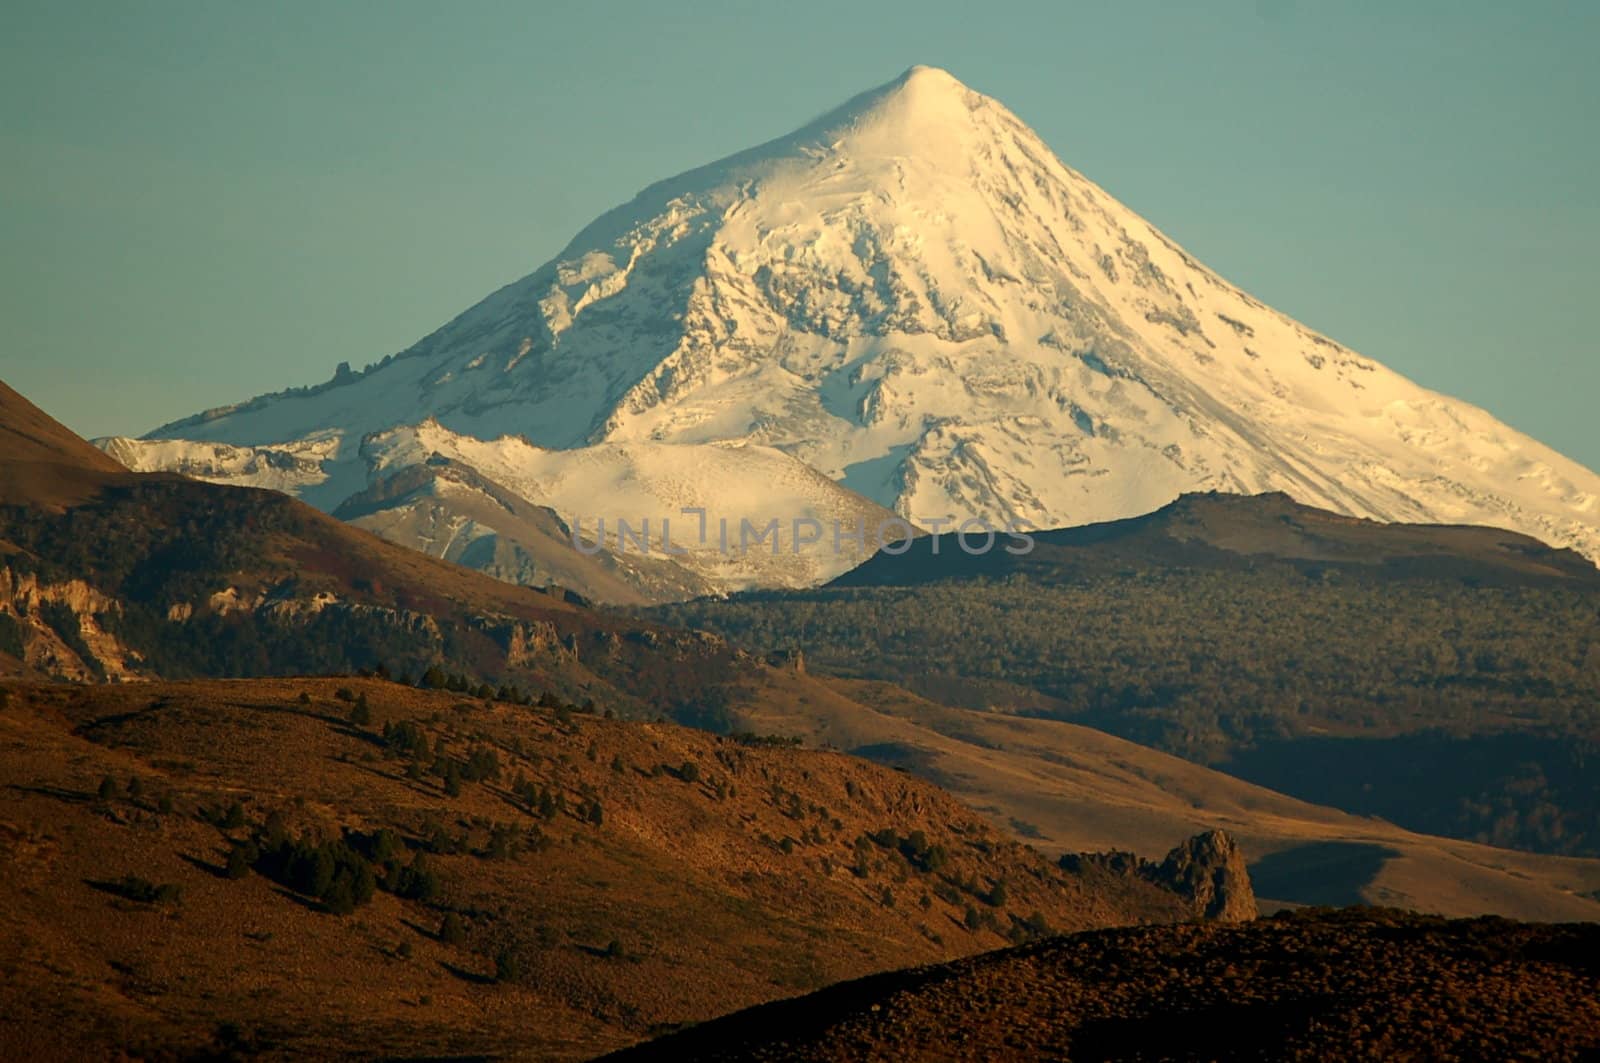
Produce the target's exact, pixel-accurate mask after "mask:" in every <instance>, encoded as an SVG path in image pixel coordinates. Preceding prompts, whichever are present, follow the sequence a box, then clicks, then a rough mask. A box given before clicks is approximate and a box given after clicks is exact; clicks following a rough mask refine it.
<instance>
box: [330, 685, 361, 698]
mask: <svg viewBox="0 0 1600 1063" xmlns="http://www.w3.org/2000/svg"><path fill="white" fill-rule="evenodd" d="M333 696H334V697H336V698H338V699H339V700H340V701H354V700H356V694H355V691H353V690H351V689H350V688H349V687H340V688H339V689H338V690H335V691H334V692H333Z"/></svg>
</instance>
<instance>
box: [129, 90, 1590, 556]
mask: <svg viewBox="0 0 1600 1063" xmlns="http://www.w3.org/2000/svg"><path fill="white" fill-rule="evenodd" d="M428 418H433V419H435V420H436V421H437V422H438V424H439V425H440V426H442V427H443V428H444V429H448V430H449V431H450V432H452V433H456V434H459V435H460V436H469V437H476V438H478V439H485V440H486V439H495V438H497V437H500V436H503V435H508V434H516V435H520V436H522V437H525V438H526V439H527V440H529V441H531V443H532V444H534V445H536V446H537V447H540V448H594V447H599V448H602V449H600V450H596V451H594V452H593V457H592V458H586V457H580V456H576V455H575V456H572V457H568V458H561V459H556V458H554V457H551V456H550V452H549V451H548V450H547V451H546V452H545V456H544V457H542V458H540V459H539V460H540V461H541V462H555V461H558V460H559V461H560V462H563V463H565V471H564V472H563V473H562V476H564V477H566V479H563V480H562V481H561V482H562V483H563V485H564V487H563V490H565V491H567V492H568V497H569V498H572V497H576V496H578V495H581V494H582V493H583V491H584V490H585V483H586V481H585V479H584V478H585V477H592V480H590V481H587V482H588V483H589V484H590V485H591V486H589V487H588V489H589V490H592V491H594V492H612V491H617V490H621V489H622V488H623V486H624V484H623V481H622V479H619V477H618V476H617V475H616V466H615V465H613V464H610V463H609V460H610V459H608V458H607V455H611V456H613V457H614V456H616V455H626V454H634V453H640V452H638V451H635V450H631V449H629V448H638V447H641V446H645V445H650V446H662V445H704V444H732V445H745V446H748V447H751V448H775V449H776V450H778V451H782V452H784V453H786V454H788V455H791V456H793V457H794V458H797V459H799V460H800V461H802V462H804V463H805V464H807V465H809V466H811V467H813V468H814V469H816V470H817V471H818V472H820V473H821V474H822V475H823V476H825V477H827V478H828V479H830V480H833V481H837V483H839V484H840V485H842V486H843V487H845V488H849V489H851V490H852V491H856V492H859V493H861V494H863V495H865V496H867V497H869V498H871V499H873V500H875V501H876V502H878V503H880V504H882V505H884V506H887V507H889V508H891V509H893V510H895V511H896V512H898V513H900V514H902V515H904V516H906V517H908V518H910V519H911V520H913V521H915V522H917V523H918V524H920V525H922V526H924V527H927V526H930V525H931V524H933V523H935V522H937V521H939V520H944V519H956V520H961V519H968V518H977V519H980V520H984V521H987V522H991V523H993V524H1006V523H1025V524H1027V525H1030V526H1033V527H1057V526H1065V525H1073V524H1081V523H1085V522H1090V521H1098V520H1105V519H1111V518H1116V517H1122V516H1128V515H1132V514H1137V513H1143V512H1147V511H1150V510H1153V509H1155V508H1157V507H1159V506H1160V505H1162V504H1164V503H1166V502H1169V501H1171V500H1172V499H1173V498H1175V497H1176V496H1177V495H1179V494H1180V493H1183V492H1186V491H1194V490H1224V491H1236V492H1247V493H1255V492H1264V491H1274V490H1281V491H1285V492H1287V493H1288V494H1290V495H1291V496H1292V497H1294V498H1295V499H1297V500H1299V501H1301V502H1304V503H1308V504H1311V505H1315V506H1319V507H1323V508H1327V509H1332V510H1335V511H1339V512H1344V513H1348V514H1352V515H1356V516H1363V517H1373V518H1379V519H1386V520H1396V521H1426V522H1450V523H1477V524H1490V525H1497V526H1502V527H1508V528H1512V529H1515V530H1518V531H1522V532H1525V533H1528V534H1531V535H1534V536H1537V537H1538V538H1540V539H1543V540H1545V541H1547V542H1550V543H1553V544H1556V545H1563V546H1572V547H1574V548H1576V549H1578V550H1580V551H1582V552H1583V553H1584V554H1586V555H1587V556H1589V557H1590V558H1591V559H1594V558H1600V477H1596V475H1595V474H1594V473H1593V472H1591V471H1589V470H1587V469H1585V468H1583V467H1582V466H1580V465H1578V464H1576V463H1575V462H1572V461H1570V460H1568V459H1566V458H1564V457H1562V456H1561V455H1559V454H1557V453H1555V452H1554V451H1552V450H1550V449H1549V448H1547V447H1544V446H1542V445H1541V444H1539V443H1537V442H1536V441H1534V440H1532V439H1530V438H1528V437H1527V436H1524V435H1522V434H1520V433H1518V432H1516V431H1515V430H1513V429H1511V428H1509V427H1507V426H1505V425H1503V424H1501V423H1499V422H1498V421H1496V420H1495V419H1494V418H1493V417H1491V416H1490V415H1489V414H1487V413H1485V412H1483V411H1482V410H1479V409H1476V408H1474V407H1472V406H1470V405H1467V404H1465V403H1462V402H1458V401H1456V400H1453V399H1449V398H1446V397H1444V396H1442V395H1439V394H1436V393H1434V392H1431V391H1428V390H1427V389H1424V388H1422V387H1419V386H1418V385H1416V384H1413V383H1412V382H1410V381H1408V380H1406V379H1404V378H1402V377H1400V376H1398V375H1397V374H1395V373H1393V372H1391V371H1389V370H1387V369H1385V368H1384V367H1383V366H1381V365H1379V364H1377V363H1376V362H1373V361H1372V360H1370V359H1368V358H1365V357H1363V356H1361V355H1358V354H1356V353H1354V352H1352V351H1350V350H1347V349H1346V348H1344V347H1343V346H1341V345H1339V344H1338V343H1335V342H1333V341H1332V340H1330V339H1328V338H1326V337H1324V336H1321V335H1318V334H1316V333H1315V332H1312V331H1311V330H1309V329H1307V328H1305V327H1304V326H1302V325H1299V324H1297V323H1296V322H1294V321H1293V320H1291V319H1289V318H1287V317H1285V316H1284V315H1282V314H1280V313H1278V312H1276V311H1274V310H1272V309H1271V308H1269V307H1266V306H1263V305H1262V304H1261V303H1259V302H1258V301H1256V300H1255V299H1253V298H1251V297H1250V296H1249V295H1247V294H1245V293H1244V292H1242V291H1240V290H1239V289H1237V288H1235V287H1233V286H1232V285H1230V284H1228V283H1227V282H1226V281H1224V280H1223V279H1222V278H1220V277H1218V276H1217V275H1216V274H1214V273H1212V272H1211V271H1210V270H1208V269H1207V268H1205V267H1204V266H1203V265H1201V264H1200V263H1199V262H1197V261H1196V260H1195V259H1194V258H1193V257H1192V256H1190V255H1189V254H1187V253H1186V252H1185V251H1184V250H1183V249H1182V248H1180V247H1178V246H1177V245H1176V244H1175V243H1173V242H1172V241H1171V240H1169V239H1168V238H1166V237H1165V236H1163V235H1162V234H1161V233H1159V232H1158V231H1156V230H1155V229H1154V228H1153V227H1151V226H1150V225H1149V224H1148V223H1147V222H1145V221H1144V220H1143V219H1141V218H1139V217H1138V216H1137V215H1135V214H1134V213H1133V212H1131V211H1130V210H1128V209H1127V208H1126V207H1124V206H1122V205H1121V204H1119V203H1118V202H1117V201H1116V200H1114V199H1112V198H1111V197H1110V196H1109V195H1108V194H1107V193H1106V192H1104V191H1103V190H1101V189H1100V188H1099V187H1097V186H1096V185H1094V184H1093V183H1092V182H1090V181H1089V180H1088V179H1086V178H1085V177H1083V176H1082V175H1080V174H1078V173H1077V172H1076V171H1074V170H1072V169H1070V168H1069V167H1067V166H1066V165H1064V164H1063V163H1062V162H1061V161H1060V160H1058V159H1057V158H1056V156H1055V155H1054V154H1053V153H1052V152H1051V151H1050V149H1049V148H1048V147H1046V145H1045V144H1043V143H1042V142H1041V141H1040V140H1039V138H1038V137H1037V136H1036V135H1035V134H1034V133H1033V132H1032V131H1030V130H1029V129H1028V128H1027V127H1026V126H1025V125H1024V124H1023V123H1022V122H1021V121H1019V120H1018V119H1017V118H1016V117H1015V116H1014V115H1012V114H1011V113H1010V112H1009V111H1008V110H1006V108H1005V107H1003V106H1002V105H1000V104H999V103H997V102H996V101H994V100H992V99H989V98H988V97H985V96H982V95H980V94H979V93H976V92H974V91H972V90H970V89H968V88H966V87H965V86H964V85H962V84H961V83H960V82H958V81H957V80H956V79H955V78H953V77H951V76H950V75H949V74H947V73H945V72H944V71H941V70H936V69H931V68H927V67H916V68H913V69H912V70H910V71H908V72H907V73H906V74H904V75H903V76H901V77H900V78H898V79H896V80H895V81H893V82H891V83H890V84H888V85H885V86H883V87H881V88H879V89H876V90H873V91H871V92H868V93H865V94H864V95H861V96H858V97H856V98H855V99H853V100H851V101H849V102H848V103H846V104H845V105H844V106H843V107H841V108H839V109H838V110H836V111H833V112H831V113H829V114H827V115H825V116H823V117H822V118H820V119H818V120H817V121H815V122H813V123H811V124H810V125H808V126H806V127H805V128H803V129H801V130H799V131H797V132H795V133H793V134H791V135H789V136H786V137H783V138H781V139H779V140H775V141H772V142H771V143H768V144H765V145H763V146H760V147H757V148H755V149H752V150H750V151H747V152H744V153H742V154H739V155H735V156H733V157H731V158H728V159H724V160H722V161H721V162H718V163H714V164H712V165H710V166H707V167H704V168H702V169H698V170H694V171H691V172H689V173H686V174H683V175H681V176H679V177H676V178H673V179H671V180H668V181H664V182H662V183H660V184H657V185H653V186H651V187H650V188H648V189H646V190H645V191H644V192H642V193H641V194H640V195H639V196H638V197H637V198H635V199H634V200H633V201H632V202H631V203H628V204H626V205H624V206H622V207H619V208H617V209H615V210H613V211H611V212H610V213H608V214H605V215H603V216H602V217H601V218H599V219H598V220H597V221H595V222H594V223H593V224H591V225H590V226H589V227H588V228H586V229H585V230H583V232H581V233H580V234H579V235H578V236H577V238H576V239H575V240H573V242H572V243H571V244H570V245H569V246H568V248H567V249H566V250H565V251H563V252H562V253H561V254H560V255H559V256H557V258H556V259H555V260H554V261H552V262H550V263H548V264H546V265H544V266H543V267H541V268H539V269H538V270H536V271H535V272H534V273H532V274H530V275H529V276H527V277H525V278H523V279H522V280H519V281H517V282H515V283H513V284H511V285H508V286H507V287H505V288H503V289H501V290H500V291H498V292H495V293H494V294H492V295H490V296H489V297H488V298H487V299H485V300H484V301H483V302H481V303H479V304H478V305H477V306H475V307H473V308H471V309H470V310H468V311H466V312H465V313H464V314H462V315H461V316H459V317H458V318H456V319H455V320H454V321H451V322H450V323H448V324H447V325H445V326H444V327H443V328H441V329H439V330H438V331H437V332H435V333H433V334H432V335H430V336H428V337H426V338H424V339H423V340H422V341H420V342H419V343H417V344H416V345H415V346H414V347H412V348H411V349H409V350H407V351H404V352H402V353H400V354H398V355H394V356H391V357H388V358H385V359H384V360H383V361H381V362H379V363H376V364H375V365H373V366H370V367H369V368H368V369H367V370H365V371H363V372H359V373H356V372H351V371H349V370H348V369H347V368H345V367H341V370H340V372H339V373H338V374H336V375H335V377H334V379H333V380H331V381H329V382H328V383H326V384H323V385H320V386H318V387H315V388H309V389H300V390H297V391H292V392H285V393H281V394H278V395H269V396H264V397H261V398H258V399H255V400H253V401H250V402H246V403H243V404H242V405H238V406H233V407H227V408H223V409H218V410H212V411H208V412H206V413H204V414H201V415H199V416H196V417H192V418H188V419H186V420H183V421H179V422H176V423H174V424H171V425H167V426H164V427H163V428H160V429H157V430H156V431H155V432H154V433H152V436H154V437H159V438H181V439H186V440H192V441H197V442H207V443H211V442H218V443H228V444H233V445H236V446H251V445H262V444H272V445H275V446H276V447H278V448H280V449H282V448H283V446H284V445H285V444H292V445H293V447H304V446H307V445H310V444H309V442H308V441H317V440H324V441H325V440H330V439H336V440H337V444H336V445H337V452H336V453H335V454H333V455H330V456H329V457H328V458H326V459H325V460H324V463H323V464H324V466H325V467H326V469H327V470H329V471H328V476H329V477H330V479H332V480H339V476H340V475H341V474H339V473H338V472H337V468H338V467H341V466H342V467H352V466H354V465H355V463H357V462H358V461H360V460H361V458H360V453H359V448H360V447H361V440H362V439H363V438H364V437H366V436H368V435H369V434H371V433H379V432H387V431H389V430H391V429H394V428H395V427H396V426H404V425H416V424H419V423H421V422H423V421H425V420H427V419H428ZM470 449H471V448H470V447H467V446H466V445H465V444H463V445H462V446H461V447H460V448H458V451H459V459H458V460H461V461H463V462H465V463H467V464H474V461H475V460H476V459H477V458H482V455H477V456H476V458H475V456H474V455H470V454H467V453H466V451H467V450H470ZM290 451H291V452H292V451H293V448H292V447H291V448H290ZM415 453H418V454H420V450H416V451H415ZM583 453H584V452H583V451H578V454H580V455H581V454H583ZM767 453H770V451H767ZM483 460H488V459H483ZM269 464H270V463H269ZM501 471H505V470H501ZM724 472H725V474H726V475H728V476H732V477H734V479H733V480H727V481H720V480H719V481H718V482H716V483H710V482H704V483H702V484H701V487H703V488H704V489H706V490H709V491H711V492H712V497H713V498H721V497H726V498H728V499H730V500H731V501H730V502H729V505H735V506H736V505H742V504H743V500H744V498H745V494H744V492H746V491H747V489H748V487H749V482H748V481H745V480H744V479H742V477H744V476H746V475H748V476H750V477H761V476H765V475H767V470H766V468H765V466H764V465H763V464H762V463H760V462H749V463H744V464H743V466H742V467H741V468H728V469H726V470H724ZM723 474H724V473H723V472H719V474H718V475H719V476H720V475H723ZM539 475H545V474H544V473H540V474H539ZM491 479H498V477H495V476H494V475H492V474H491ZM339 482H343V481H339ZM673 495H674V498H678V499H687V498H689V496H688V495H685V494H682V493H678V492H674V493H673ZM529 497H530V498H532V497H533V496H529ZM319 504H322V503H319ZM686 504H696V503H695V502H693V501H690V502H686ZM555 508H556V509H557V510H558V511H562V512H565V511H563V510H562V507H561V506H560V505H557V506H555ZM751 516H754V514H751ZM814 574H815V575H820V572H817V573H814ZM743 575H744V576H750V577H751V578H761V577H760V574H758V573H756V574H752V573H744V574H743ZM741 578H742V577H741ZM790 578H793V574H792V573H791V574H790Z"/></svg>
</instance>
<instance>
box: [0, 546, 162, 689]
mask: <svg viewBox="0 0 1600 1063" xmlns="http://www.w3.org/2000/svg"><path fill="white" fill-rule="evenodd" d="M121 611H122V607H121V605H120V603H118V602H117V601H116V600H115V599H112V598H110V597H107V596H106V595H104V594H102V593H101V592H99V591H98V590H96V589H95V588H93V587H91V586H90V585H89V584H88V583H86V582H84V581H83V580H81V579H73V580H63V581H59V582H48V581H41V580H40V579H39V577H38V576H36V575H33V574H21V573H17V572H15V571H13V570H12V569H11V568H10V567H4V568H0V617H7V618H9V620H10V622H11V625H12V626H13V627H14V632H15V636H16V638H15V644H14V645H12V646H10V647H7V648H6V649H7V651H8V652H9V651H12V650H18V649H20V650H21V652H20V653H19V654H17V656H18V657H19V658H20V659H21V661H22V663H23V664H24V665H25V666H26V667H28V668H30V669H33V670H35V671H38V672H41V673H43V674H45V675H48V676H52V677H55V678H59V679H67V680H72V681H75V682H92V681H95V680H101V679H107V680H112V681H116V682H125V681H128V680H132V679H140V678H143V674H142V671H141V668H140V665H141V662H140V659H139V656H138V654H136V653H134V652H133V651H131V650H129V649H128V648H127V647H126V646H124V645H123V644H122V643H121V641H119V640H118V639H117V637H116V636H115V635H113V634H111V633H110V632H109V631H107V630H106V629H105V626H104V624H103V623H102V619H101V618H102V617H106V616H109V615H114V614H117V613H120V612H121Z"/></svg>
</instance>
